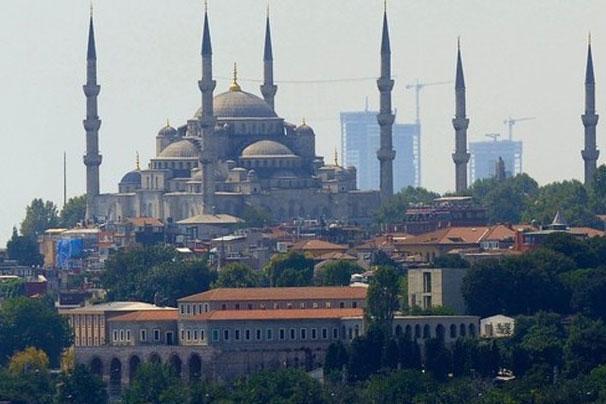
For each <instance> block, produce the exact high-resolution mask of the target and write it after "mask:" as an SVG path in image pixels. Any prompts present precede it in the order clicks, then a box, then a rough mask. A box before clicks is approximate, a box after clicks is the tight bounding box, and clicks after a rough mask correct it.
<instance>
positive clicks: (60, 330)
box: [0, 297, 72, 367]
mask: <svg viewBox="0 0 606 404" xmlns="http://www.w3.org/2000/svg"><path fill="white" fill-rule="evenodd" d="M71 342H72V334H71V330H70V328H69V325H68V324H67V320H66V319H65V318H64V317H63V316H60V315H59V314H58V313H57V311H56V309H55V308H54V306H53V303H52V301H47V300H34V299H27V298H23V297H21V298H16V299H9V300H6V301H4V302H3V303H2V306H0V364H1V363H5V362H6V360H8V358H9V357H10V356H12V355H13V354H14V353H15V352H18V351H22V350H24V349H25V348H28V347H35V348H38V349H41V350H43V351H44V352H45V353H46V354H47V355H48V357H49V359H50V363H51V366H53V367H57V366H58V365H59V360H60V357H61V353H62V352H63V350H64V349H65V348H67V347H68V346H70V345H71Z"/></svg>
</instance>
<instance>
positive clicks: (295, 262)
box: [263, 251, 314, 286]
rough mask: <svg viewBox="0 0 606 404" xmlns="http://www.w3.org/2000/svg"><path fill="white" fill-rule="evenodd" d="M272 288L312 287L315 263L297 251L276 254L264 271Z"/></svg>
mask: <svg viewBox="0 0 606 404" xmlns="http://www.w3.org/2000/svg"><path fill="white" fill-rule="evenodd" d="M263 271H264V273H265V276H266V277H267V279H268V280H269V284H270V286H311V285H312V280H313V274H314V261H313V260H312V259H310V258H307V257H305V256H304V255H303V254H300V253H298V252H295V251H290V252H289V253H287V254H276V255H274V256H273V257H271V260H270V261H269V262H268V263H267V265H265V268H264V269H263Z"/></svg>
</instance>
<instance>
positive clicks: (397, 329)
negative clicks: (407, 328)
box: [394, 324, 402, 337]
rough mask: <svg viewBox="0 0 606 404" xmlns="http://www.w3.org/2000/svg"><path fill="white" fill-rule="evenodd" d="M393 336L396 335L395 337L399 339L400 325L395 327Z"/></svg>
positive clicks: (400, 333)
mask: <svg viewBox="0 0 606 404" xmlns="http://www.w3.org/2000/svg"><path fill="white" fill-rule="evenodd" d="M394 334H395V335H396V337H399V336H401V335H402V326H401V325H400V324H398V325H396V329H395V331H394Z"/></svg>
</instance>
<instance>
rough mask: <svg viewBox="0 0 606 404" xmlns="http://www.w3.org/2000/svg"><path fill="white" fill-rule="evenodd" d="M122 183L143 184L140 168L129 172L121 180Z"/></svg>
mask: <svg viewBox="0 0 606 404" xmlns="http://www.w3.org/2000/svg"><path fill="white" fill-rule="evenodd" d="M120 184H129V185H141V172H140V171H139V170H133V171H129V172H127V173H126V174H124V177H122V179H121V180H120Z"/></svg>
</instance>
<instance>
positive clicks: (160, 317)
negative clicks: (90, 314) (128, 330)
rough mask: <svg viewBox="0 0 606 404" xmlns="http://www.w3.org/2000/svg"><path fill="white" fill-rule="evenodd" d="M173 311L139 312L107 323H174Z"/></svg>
mask: <svg viewBox="0 0 606 404" xmlns="http://www.w3.org/2000/svg"><path fill="white" fill-rule="evenodd" d="M178 318H179V316H178V313H177V309H175V310H141V311H134V312H132V313H128V314H123V315H121V316H116V317H113V318H110V319H108V321H176V320H177V319H178Z"/></svg>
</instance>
